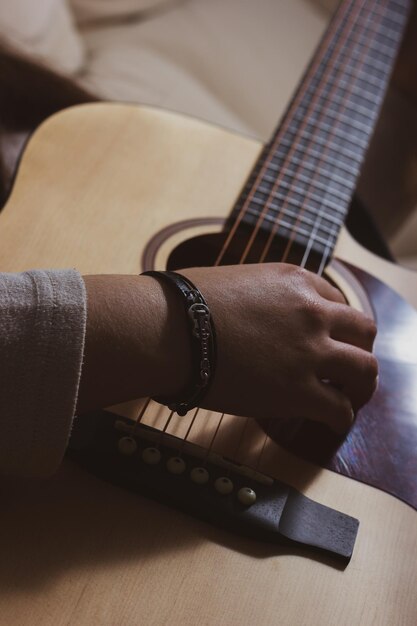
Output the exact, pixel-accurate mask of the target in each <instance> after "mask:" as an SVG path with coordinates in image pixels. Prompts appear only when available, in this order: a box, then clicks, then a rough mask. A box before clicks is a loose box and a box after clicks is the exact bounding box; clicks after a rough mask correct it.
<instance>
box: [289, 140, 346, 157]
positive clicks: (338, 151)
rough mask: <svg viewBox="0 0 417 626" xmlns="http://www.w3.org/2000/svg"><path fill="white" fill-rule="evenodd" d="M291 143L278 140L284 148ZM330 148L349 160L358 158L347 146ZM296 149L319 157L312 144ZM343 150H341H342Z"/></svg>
mask: <svg viewBox="0 0 417 626" xmlns="http://www.w3.org/2000/svg"><path fill="white" fill-rule="evenodd" d="M292 145H293V143H291V142H290V143H288V142H286V141H285V139H283V140H282V141H281V142H280V146H284V147H285V148H290V147H291V146H292ZM329 149H330V150H333V152H336V153H337V155H338V156H339V154H340V155H341V156H343V157H346V158H347V159H349V162H350V160H351V159H353V160H355V159H357V158H358V154H357V152H353V151H352V150H349V149H348V148H346V146H339V145H338V144H337V145H336V146H335V147H334V148H331V147H330V148H329ZM296 150H299V151H300V152H302V154H305V155H307V156H312V157H314V158H316V157H319V156H320V152H318V151H317V150H314V146H312V147H305V148H304V146H302V147H301V148H298V147H297V148H296ZM342 150H343V152H342Z"/></svg>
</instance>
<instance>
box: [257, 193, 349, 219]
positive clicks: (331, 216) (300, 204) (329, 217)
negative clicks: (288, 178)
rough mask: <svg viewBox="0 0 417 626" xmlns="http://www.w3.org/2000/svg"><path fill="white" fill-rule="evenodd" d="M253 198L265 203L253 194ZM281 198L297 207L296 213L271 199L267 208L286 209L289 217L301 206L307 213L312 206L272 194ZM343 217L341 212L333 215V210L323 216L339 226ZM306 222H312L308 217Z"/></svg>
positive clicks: (275, 198)
mask: <svg viewBox="0 0 417 626" xmlns="http://www.w3.org/2000/svg"><path fill="white" fill-rule="evenodd" d="M254 199H256V203H259V204H261V203H263V205H264V204H265V203H264V201H263V200H262V199H261V198H257V197H256V196H254V197H253V198H252V200H254ZM281 199H282V200H284V199H285V200H286V202H288V204H289V205H290V206H293V207H295V208H296V209H298V211H297V213H295V212H293V211H290V210H289V209H288V207H287V208H284V207H282V205H281V204H278V205H276V204H275V203H274V202H272V201H271V205H270V206H269V207H268V208H270V209H272V210H273V211H278V212H279V211H286V212H287V213H288V215H290V216H291V217H296V216H297V215H298V213H299V210H300V208H301V207H303V210H305V211H306V212H307V213H309V212H310V211H313V207H311V205H310V206H309V205H308V204H304V203H301V202H297V200H294V199H293V198H291V197H290V196H283V197H282V198H280V196H279V195H276V196H274V197H273V200H281ZM314 203H315V204H318V205H321V204H322V203H321V202H319V201H318V200H314ZM310 207H311V208H310ZM314 210H315V209H314ZM312 215H314V217H315V216H316V213H312ZM343 217H344V216H343V215H342V214H341V215H340V216H339V217H336V216H335V215H333V212H332V213H328V214H327V215H326V216H325V219H326V220H327V221H329V222H333V223H335V224H337V225H338V226H341V225H342V224H343ZM308 223H313V221H312V219H309V220H308Z"/></svg>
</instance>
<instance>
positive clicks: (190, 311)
mask: <svg viewBox="0 0 417 626" xmlns="http://www.w3.org/2000/svg"><path fill="white" fill-rule="evenodd" d="M142 276H152V277H153V278H157V279H160V280H162V281H163V282H165V283H168V284H170V285H172V286H173V287H175V289H176V291H177V292H178V293H179V294H180V295H181V297H182V300H183V303H184V309H185V312H186V314H187V318H188V319H189V325H190V345H191V355H192V365H193V372H194V376H193V380H192V382H191V383H190V385H189V386H188V387H187V388H186V389H184V390H183V392H182V393H181V394H179V395H178V397H172V398H167V397H162V396H158V397H155V398H153V399H154V400H156V402H159V403H160V404H165V405H166V406H167V407H168V408H169V409H170V410H171V411H175V412H176V413H178V415H181V416H184V415H186V413H187V412H188V411H190V410H191V409H194V408H195V407H197V406H199V404H200V403H201V400H202V399H203V397H204V396H205V395H206V393H207V391H208V390H209V387H210V384H211V381H212V379H213V375H214V369H215V366H216V336H215V330H214V325H213V322H212V319H211V315H210V310H209V308H208V306H207V302H206V301H205V299H204V298H203V296H202V294H201V293H200V291H199V290H198V289H197V287H196V286H195V285H194V284H193V283H192V282H191V281H190V280H189V279H188V278H186V277H185V276H182V275H181V274H178V273H177V272H170V271H167V272H157V271H153V270H151V271H148V272H143V274H142Z"/></svg>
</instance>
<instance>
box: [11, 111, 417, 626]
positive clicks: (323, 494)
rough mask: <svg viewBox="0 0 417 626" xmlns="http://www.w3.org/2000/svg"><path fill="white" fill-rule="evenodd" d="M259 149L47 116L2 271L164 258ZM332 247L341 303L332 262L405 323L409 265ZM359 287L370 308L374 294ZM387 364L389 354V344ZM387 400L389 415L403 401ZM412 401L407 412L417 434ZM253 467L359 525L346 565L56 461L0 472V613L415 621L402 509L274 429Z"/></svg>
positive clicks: (413, 542)
mask: <svg viewBox="0 0 417 626" xmlns="http://www.w3.org/2000/svg"><path fill="white" fill-rule="evenodd" d="M260 150H261V145H260V144H259V143H257V142H255V141H253V140H250V139H247V138H243V137H240V136H238V135H235V134H232V133H229V132H227V131H225V130H222V129H219V128H216V127H212V126H209V125H207V124H203V123H201V122H198V121H195V120H191V119H188V118H184V117H182V116H179V115H175V114H170V113H166V112H163V111H159V110H154V109H149V108H142V107H136V106H127V105H108V104H105V105H103V104H94V105H87V106H82V107H77V108H73V109H70V110H68V111H66V112H64V113H62V114H59V115H57V116H54V117H53V118H51V119H50V120H48V121H47V122H46V123H45V124H44V125H42V127H41V128H40V129H39V130H38V131H37V132H36V133H35V135H34V136H33V137H32V139H31V140H30V142H29V144H28V146H27V149H26V151H25V154H24V156H23V159H22V162H21V164H20V167H19V170H18V174H17V178H16V181H15V185H14V188H13V191H12V194H11V196H10V198H9V201H8V203H7V204H6V206H5V207H4V209H3V212H2V214H1V215H0V267H1V271H10V272H16V271H22V270H25V269H28V268H46V267H48V268H66V267H77V269H79V270H80V272H82V273H85V274H88V273H112V274H115V273H128V274H137V273H139V272H140V271H142V269H143V264H144V263H145V264H148V265H149V264H154V265H155V266H156V267H158V268H160V269H162V268H164V267H166V264H167V262H168V260H169V258H170V257H171V254H172V252H173V251H174V250H175V249H176V248H177V247H178V246H179V244H181V243H183V242H184V241H186V240H189V239H191V238H193V237H196V236H200V235H204V234H210V233H215V232H217V233H219V232H220V231H221V229H222V226H223V223H224V221H225V220H226V218H227V216H228V215H229V213H230V211H231V208H232V207H233V204H234V202H235V200H236V198H237V196H238V194H239V192H240V190H241V188H242V186H243V184H244V182H245V180H246V178H247V176H248V174H249V172H250V171H251V169H252V167H253V165H254V163H255V161H256V159H257V158H258V156H259V153H260ZM335 257H337V258H338V259H339V260H340V261H343V263H340V262H339V264H338V263H335V264H334V266H333V268H332V269H331V270H330V271H331V272H332V278H333V279H334V280H335V281H336V282H338V281H339V280H340V284H341V287H342V288H343V289H344V290H345V293H347V295H348V296H349V297H350V298H351V300H352V304H354V305H357V306H362V304H361V303H362V301H363V298H362V299H361V297H360V296H358V292H357V289H356V287H355V284H356V283H355V282H353V283H351V282H350V279H349V276H348V274H346V272H344V271H343V270H341V268H343V267H344V268H346V267H348V265H344V263H347V264H350V265H353V266H355V267H357V268H359V270H363V271H366V272H367V273H369V274H371V275H372V276H373V277H375V278H377V279H378V280H383V281H384V282H385V283H386V284H387V285H389V286H390V288H393V289H395V290H396V292H397V293H398V294H400V295H401V298H404V299H406V300H407V301H408V303H409V304H408V305H407V304H406V303H404V306H405V307H406V310H407V315H408V318H407V319H408V320H409V322H410V323H411V324H414V328H415V325H416V323H417V322H416V320H417V312H416V311H415V309H414V308H413V307H412V306H411V305H413V306H414V307H417V276H416V275H415V274H414V273H412V272H411V271H408V270H404V269H401V268H399V267H396V266H393V265H391V264H389V263H387V262H385V261H381V260H380V259H378V258H376V257H375V256H373V255H372V254H370V253H369V252H367V251H366V250H364V249H363V248H361V247H360V246H359V245H358V244H356V243H355V242H354V241H353V240H352V239H351V238H350V236H349V235H348V234H347V232H345V231H343V232H342V234H341V236H340V238H339V242H338V246H337V248H336V254H335ZM357 276H359V274H357ZM359 282H360V284H361V286H362V290H366V285H365V283H364V282H363V281H360V280H359ZM378 284H379V283H378ZM367 299H368V301H369V302H370V303H371V304H370V306H371V309H372V293H367ZM401 302H402V300H401ZM416 336H417V335H416V334H414V338H412V337H410V341H414V346H415V344H416ZM396 341H397V339H396V336H395V332H394V330H393V332H392V344H393V345H396ZM403 343H404V341H403V339H402V342H400V343H399V344H398V345H400V346H401V345H402V344H403ZM392 358H393V359H395V358H397V359H398V360H399V361H401V360H402V356H401V354H399V353H398V350H397V353H394V351H393V355H392ZM407 358H408V359H409V362H410V363H411V365H413V363H414V365H413V368H414V369H412V371H413V372H414V380H413V381H411V382H412V383H413V384H414V386H415V384H416V377H417V374H416V371H417V365H416V362H417V349H415V350H414V362H413V361H412V359H411V360H410V356H409V354H408V357H407ZM387 382H389V381H387ZM383 384H385V381H384V382H383ZM414 388H415V387H410V388H409V393H410V394H412V393H415V392H414V391H413V390H414ZM387 393H388V392H387ZM408 400H409V399H408ZM396 402H397V404H396V407H395V410H396V411H398V412H399V413H401V411H402V410H403V405H402V398H396ZM416 405H417V403H416V402H414V413H410V410H409V406H408V405H407V411H408V413H407V415H408V419H409V420H411V421H413V423H414V428H415V429H416V430H417V408H416ZM404 410H405V409H404ZM416 452H417V450H416ZM262 470H263V471H265V473H269V474H271V475H272V476H274V477H276V478H278V479H281V480H283V481H286V482H288V483H290V484H291V485H293V486H294V487H296V488H297V489H299V490H301V491H302V492H303V493H304V494H305V495H307V496H309V497H311V498H313V499H315V500H317V501H319V502H321V503H323V504H326V505H328V506H330V507H333V508H335V509H338V510H341V511H343V512H345V513H347V514H349V515H352V516H353V517H356V518H358V519H359V520H360V527H359V533H358V538H357V542H356V546H355V550H354V553H353V557H352V560H351V562H350V564H349V565H348V566H347V568H346V569H343V568H337V567H335V566H334V563H332V562H331V561H330V559H329V560H327V559H326V558H325V557H323V558H320V559H315V558H312V557H311V556H310V555H309V554H308V553H307V552H305V553H304V552H303V551H302V550H301V549H300V551H299V552H298V553H290V552H289V551H288V550H284V549H279V548H278V549H277V548H276V547H272V546H269V545H263V544H258V543H256V542H254V541H250V540H246V539H242V538H239V537H236V536H234V535H232V534H231V533H228V532H225V531H222V530H219V529H216V528H213V527H211V526H209V525H207V524H205V523H203V522H199V521H196V520H194V519H192V518H189V517H187V516H186V515H183V514H182V513H178V512H176V511H174V510H171V509H169V508H167V507H165V506H164V505H161V504H158V503H155V502H153V501H149V500H147V499H144V498H142V497H139V496H137V495H134V494H130V493H127V492H124V491H122V490H120V489H117V488H114V487H111V486H108V485H107V484H105V483H103V482H101V481H99V480H98V479H96V478H94V477H92V476H90V475H88V474H86V473H85V472H83V471H82V470H81V469H80V468H78V467H77V466H75V465H73V464H71V463H69V462H68V461H67V462H65V463H64V464H63V466H62V468H61V469H60V471H59V472H58V474H57V475H56V476H54V477H53V478H51V479H50V480H48V481H42V482H37V481H36V482H34V481H15V480H14V481H10V480H7V479H2V483H1V490H2V497H3V510H2V534H1V536H2V538H1V547H0V550H1V554H2V559H1V565H0V580H1V585H2V587H1V597H0V615H1V617H0V623H2V624H8V625H12V624H19V625H20V624H26V623H30V624H42V626H46V625H49V624H51V625H52V624H53V625H54V626H55V625H56V624H71V625H77V626H81V625H86V626H87V625H88V626H90V625H91V624H103V625H112V626H113V625H115V624H129V625H130V624H132V625H133V624H155V625H158V626H159V625H162V624H167V625H168V624H169V625H170V626H174V625H175V626H177V625H181V626H183V625H190V626H191V625H194V624H196V623H201V624H207V625H213V626H214V625H215V626H218V625H220V624H225V625H226V624H227V626H233V625H236V626H244V625H248V626H249V625H252V624H262V625H265V626H266V625H271V626H272V625H274V626H278V625H283V626H293V625H297V626H299V625H303V624H305V625H307V624H308V625H309V626H312V625H317V626H318V625H320V626H324V625H329V626H330V625H334V624H340V625H346V626H347V625H349V626H351V625H357V624H363V625H366V626H368V625H371V624H375V625H377V626H382V625H387V626H388V625H389V626H391V625H392V624H401V625H410V626H411V625H413V624H415V623H417V603H416V601H415V591H416V584H417V559H416V554H417V512H416V511H415V510H414V509H413V508H412V507H411V506H409V505H407V504H406V503H404V502H402V501H401V500H400V499H398V498H396V497H394V496H393V495H390V494H388V493H385V492H384V491H382V490H378V489H375V488H373V487H371V486H369V485H367V484H362V483H360V482H357V481H355V480H353V479H351V478H347V477H346V476H342V475H339V474H338V473H335V472H333V471H330V470H328V469H322V468H320V467H318V466H317V465H315V464H313V463H310V462H308V461H306V460H303V459H301V458H299V457H298V456H295V455H294V454H291V453H289V452H288V451H286V450H285V449H284V448H283V447H280V446H278V445H277V444H274V443H273V442H272V441H270V442H269V445H268V448H267V450H266V454H265V455H264V458H263V462H262Z"/></svg>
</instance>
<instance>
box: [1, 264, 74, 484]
mask: <svg viewBox="0 0 417 626" xmlns="http://www.w3.org/2000/svg"><path fill="white" fill-rule="evenodd" d="M85 327H86V292H85V286H84V282H83V280H82V278H81V276H80V274H79V273H78V272H76V271H75V270H56V271H49V270H48V271H41V270H34V271H30V272H24V273H21V274H4V273H3V274H1V273H0V473H3V474H4V473H7V474H15V475H26V476H27V475H31V476H45V475H48V474H51V473H52V472H54V470H56V469H57V467H58V466H59V464H60V462H61V460H62V457H63V455H64V452H65V449H66V446H67V442H68V438H69V434H70V430H71V424H72V419H73V415H74V410H75V404H76V400H77V393H78V385H79V380H80V373H81V365H82V355H83V348H84V336H85Z"/></svg>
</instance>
